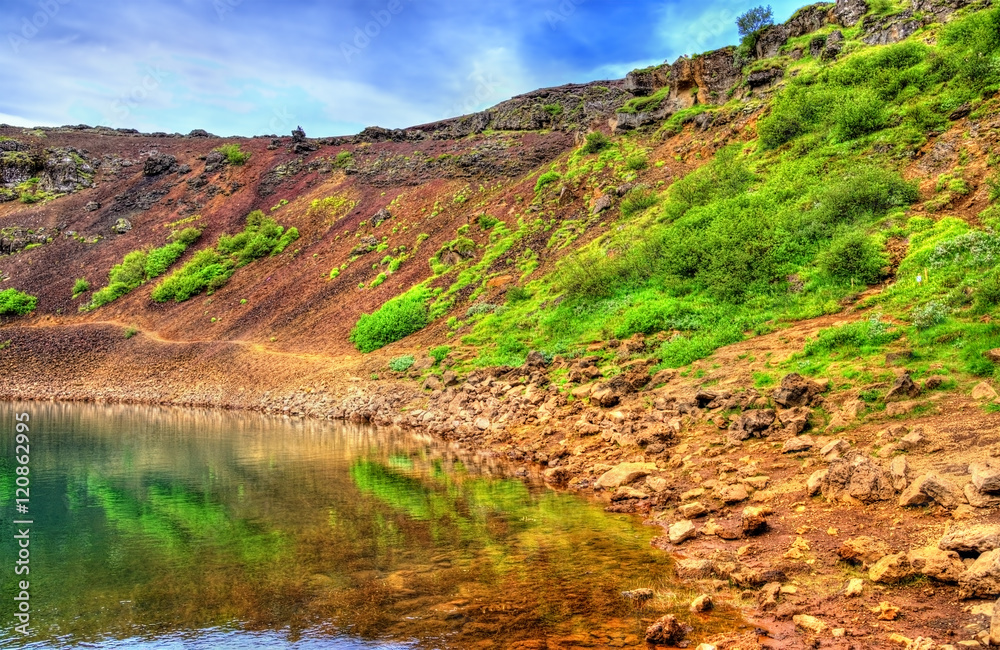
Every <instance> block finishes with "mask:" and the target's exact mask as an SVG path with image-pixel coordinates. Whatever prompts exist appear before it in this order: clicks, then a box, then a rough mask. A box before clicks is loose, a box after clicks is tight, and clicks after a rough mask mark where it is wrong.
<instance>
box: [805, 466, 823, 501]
mask: <svg viewBox="0 0 1000 650" xmlns="http://www.w3.org/2000/svg"><path fill="white" fill-rule="evenodd" d="M828 471H829V470H825V469H818V470H816V471H815V472H813V473H812V474H811V475H810V476H809V478H808V479H807V480H806V493H808V494H809V496H811V497H812V496H816V495H817V494H819V493H820V491H821V490H822V489H823V480H824V479H826V475H827V472H828Z"/></svg>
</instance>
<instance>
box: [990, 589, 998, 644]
mask: <svg viewBox="0 0 1000 650" xmlns="http://www.w3.org/2000/svg"><path fill="white" fill-rule="evenodd" d="M990 645H1000V600H997V602H996V603H994V604H993V620H992V621H991V622H990Z"/></svg>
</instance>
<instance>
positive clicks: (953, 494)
mask: <svg viewBox="0 0 1000 650" xmlns="http://www.w3.org/2000/svg"><path fill="white" fill-rule="evenodd" d="M932 501H933V502H935V503H937V504H939V505H941V506H943V507H945V508H948V509H949V510H954V509H955V508H957V507H958V506H959V504H960V503H962V502H964V501H965V496H964V495H963V494H962V492H961V491H960V490H959V489H958V488H956V487H955V486H954V485H952V484H950V483H948V482H947V481H945V480H944V479H942V478H941V477H940V476H938V475H937V474H936V473H935V472H928V473H927V474H924V475H923V476H919V477H917V478H916V479H915V480H914V481H913V483H911V484H910V486H909V487H907V488H906V490H904V491H903V494H901V495H900V497H899V505H900V506H902V507H904V508H907V507H910V506H919V505H924V504H926V503H930V502H932Z"/></svg>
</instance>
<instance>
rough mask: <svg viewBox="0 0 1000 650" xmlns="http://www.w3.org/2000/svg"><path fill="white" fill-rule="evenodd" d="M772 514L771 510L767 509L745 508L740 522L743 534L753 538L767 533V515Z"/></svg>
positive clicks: (759, 507)
mask: <svg viewBox="0 0 1000 650" xmlns="http://www.w3.org/2000/svg"><path fill="white" fill-rule="evenodd" d="M770 513H771V509H770V508H767V507H761V506H749V507H746V508H744V509H743V516H742V517H741V520H740V521H741V524H742V527H743V534H744V535H746V536H748V537H752V536H754V535H761V534H763V533H765V532H767V515H769V514H770Z"/></svg>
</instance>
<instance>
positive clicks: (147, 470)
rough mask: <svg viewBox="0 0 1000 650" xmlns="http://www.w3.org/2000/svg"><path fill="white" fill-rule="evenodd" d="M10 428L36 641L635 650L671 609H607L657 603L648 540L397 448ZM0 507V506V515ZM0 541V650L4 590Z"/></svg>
mask: <svg viewBox="0 0 1000 650" xmlns="http://www.w3.org/2000/svg"><path fill="white" fill-rule="evenodd" d="M22 410H28V411H30V412H31V413H32V422H33V427H35V428H34V429H33V431H36V432H37V433H33V436H36V437H33V439H32V475H31V476H32V493H31V494H32V497H31V508H32V516H33V517H34V518H35V521H36V524H35V525H34V527H33V528H32V546H31V552H32V555H31V562H32V564H31V567H32V573H31V576H30V579H31V585H32V586H31V588H32V612H33V630H34V636H33V637H32V638H31V639H30V640H32V641H36V642H44V643H47V644H51V645H54V646H63V645H73V644H74V643H77V642H80V641H85V640H99V639H109V638H119V639H124V638H128V637H135V636H137V635H138V636H144V637H147V638H149V639H153V640H154V645H155V639H158V638H161V637H162V638H164V643H165V644H166V643H167V641H166V640H165V639H166V636H165V635H170V634H174V633H177V632H183V631H190V630H205V629H207V628H216V627H219V626H223V627H226V628H231V629H233V630H235V632H239V631H241V630H242V631H262V632H266V631H279V632H281V633H282V634H284V635H286V636H287V638H289V639H291V640H295V639H297V638H298V637H299V635H301V634H303V633H304V634H306V635H307V636H308V637H309V638H311V639H313V640H316V639H321V638H329V639H333V638H334V636H332V635H338V634H339V635H344V634H347V635H350V636H352V637H355V638H368V639H387V640H413V641H414V642H416V643H417V644H418V645H426V646H427V647H456V648H463V647H470V646H472V645H483V647H497V648H502V647H506V646H508V645H510V644H511V643H512V642H514V641H516V640H544V639H548V640H550V641H552V642H563V641H565V642H568V643H571V642H579V643H584V642H586V643H590V644H592V645H597V646H598V647H600V646H601V645H602V644H614V645H620V644H625V645H627V646H636V647H638V646H640V645H641V644H640V643H639V641H640V640H641V632H642V630H643V629H644V627H645V624H646V623H648V621H649V620H652V619H653V618H655V617H656V616H658V615H659V614H661V613H662V612H665V611H668V610H669V608H670V606H672V603H669V602H666V601H663V602H654V603H653V604H652V606H650V607H647V608H646V609H644V610H642V611H636V610H635V609H634V608H633V607H632V606H630V605H628V604H627V603H625V602H624V601H623V600H622V598H621V597H620V596H619V592H620V591H621V590H623V589H630V588H635V587H642V586H653V587H661V588H662V587H669V582H668V580H669V564H668V562H667V559H666V556H665V555H664V554H662V553H659V552H656V551H653V550H652V549H650V548H649V545H648V542H649V540H650V539H651V538H652V537H653V535H654V534H655V531H654V530H653V529H650V528H646V527H641V526H637V525H635V524H634V523H633V522H632V521H631V520H628V519H625V518H622V517H613V516H609V515H607V514H605V513H604V512H602V510H601V509H600V508H599V507H597V506H594V505H592V504H589V503H586V502H584V501H582V500H580V499H578V498H575V497H572V496H570V495H566V494H561V493H557V492H553V491H551V490H547V489H545V488H543V487H541V486H538V485H529V484H526V483H524V482H521V481H515V480H506V479H502V478H496V477H495V476H496V475H498V474H500V473H501V470H502V468H499V467H496V466H494V465H492V464H491V461H489V460H488V459H484V458H480V457H476V456H461V455H458V454H456V452H454V451H453V450H450V449H448V448H444V447H437V446H435V445H433V444H429V443H427V442H426V441H420V440H417V439H416V438H414V437H413V436H409V435H405V434H402V433H400V432H392V431H376V430H374V429H371V428H365V427H350V426H345V425H333V424H329V423H320V422H297V421H287V420H281V419H267V418H263V417H259V416H256V415H240V414H231V413H214V412H207V411H181V410H171V409H154V408H136V407H106V406H96V405H59V404H47V405H41V404H32V405H17V409H14V408H13V407H12V406H11V405H0V423H3V422H8V421H12V419H13V418H12V414H13V413H14V412H20V411H22ZM9 452H12V449H10V450H5V456H4V457H3V458H0V484H3V485H8V486H9V485H12V483H13V472H12V471H11V470H12V466H11V465H10V463H9V458H10V453H9ZM12 498H13V494H12V493H11V491H10V490H9V489H8V490H0V499H2V505H3V507H4V508H5V512H7V513H11V512H12V506H13V504H12ZM9 521H10V519H9V518H8V519H6V522H7V523H4V524H2V525H0V551H2V557H0V570H2V571H3V574H2V575H3V580H2V587H3V590H4V591H3V597H0V645H4V639H5V638H6V639H7V640H10V637H9V635H10V634H11V623H10V621H11V620H12V619H11V615H12V614H13V604H12V603H13V601H12V600H11V599H10V597H9V596H8V594H11V593H12V592H13V590H14V586H15V584H16V578H17V577H16V576H14V575H13V572H12V571H11V570H10V569H11V566H12V560H10V558H12V557H13V553H14V552H15V549H13V547H12V546H11V537H12V534H13V530H12V528H11V525H10V524H9ZM696 623H697V624H700V623H698V622H697V621H696ZM317 635H319V636H317ZM323 635H331V636H329V637H323ZM331 643H332V645H331V646H330V647H341V645H338V643H340V642H337V643H334V642H333V641H331Z"/></svg>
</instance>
